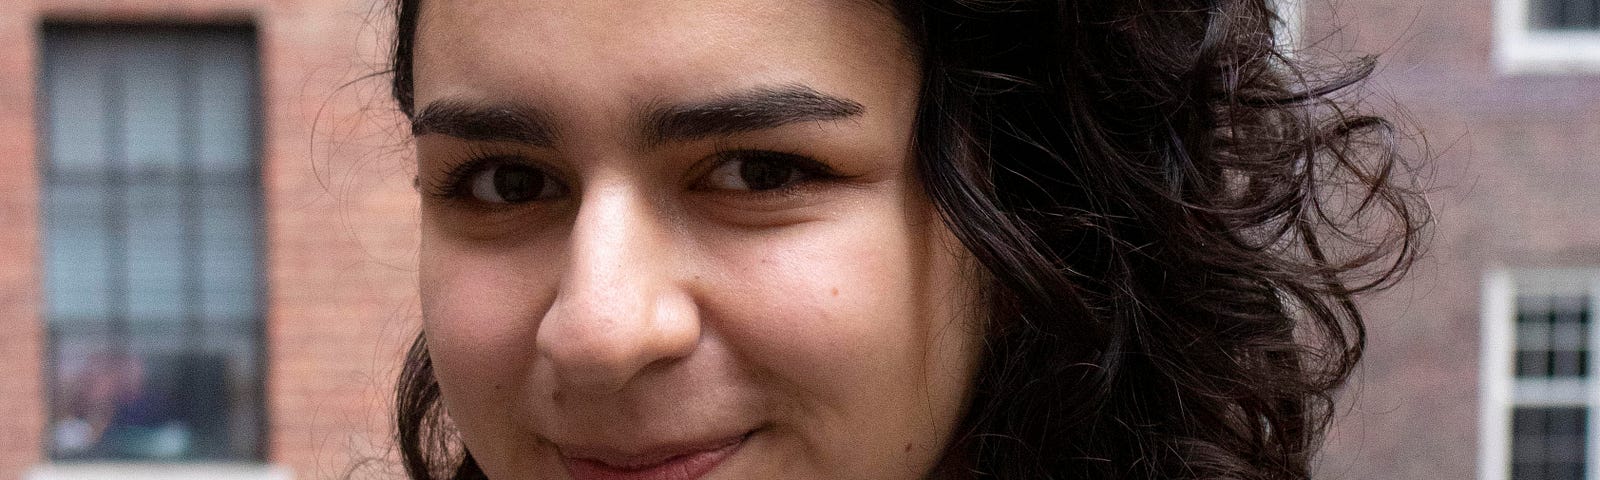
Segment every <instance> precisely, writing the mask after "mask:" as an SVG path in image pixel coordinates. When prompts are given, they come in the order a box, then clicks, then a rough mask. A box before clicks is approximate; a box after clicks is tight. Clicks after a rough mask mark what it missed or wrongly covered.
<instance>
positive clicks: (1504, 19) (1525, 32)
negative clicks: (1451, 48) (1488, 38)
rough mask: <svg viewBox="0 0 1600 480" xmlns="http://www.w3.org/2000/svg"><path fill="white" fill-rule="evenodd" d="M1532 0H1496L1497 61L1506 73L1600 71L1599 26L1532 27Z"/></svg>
mask: <svg viewBox="0 0 1600 480" xmlns="http://www.w3.org/2000/svg"><path fill="white" fill-rule="evenodd" d="M1530 3H1531V0H1495V3H1494V22H1495V27H1494V37H1495V39H1494V57H1495V64H1496V66H1497V67H1498V68H1499V70H1500V71H1501V72H1502V73H1507V74H1561V73H1600V29H1595V30H1561V31H1558V30H1540V29H1536V28H1533V26H1532V23H1533V20H1532V18H1531V17H1530V10H1531V7H1530Z"/></svg>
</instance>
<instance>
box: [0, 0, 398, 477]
mask: <svg viewBox="0 0 1600 480" xmlns="http://www.w3.org/2000/svg"><path fill="white" fill-rule="evenodd" d="M386 21H387V16H386V15H385V10H384V7H383V6H382V5H381V2H376V1H327V0H177V1H174V0H154V1H151V0H129V1H105V0H37V1H35V0H14V1H7V2H0V44H4V45H6V48H4V49H0V78H4V81H3V82H0V163H3V165H4V166H3V167H0V169H3V171H5V172H7V174H6V175H3V176H0V177H3V178H0V225H4V227H3V228H0V331H4V332H6V334H5V335H3V336H0V479H18V478H37V479H41V480H42V479H51V478H297V479H304V478H338V477H340V476H341V475H344V474H345V473H346V472H348V471H350V470H351V469H352V468H353V466H355V465H358V464H360V462H362V461H364V460H371V459H379V460H382V459H384V458H385V455H386V452H387V451H388V448H389V446H390V441H389V438H388V435H389V433H388V432H389V428H388V425H387V423H386V420H385V418H384V412H385V411H386V410H387V404H388V400H387V399H388V396H389V389H390V385H391V384H392V378H393V377H394V375H395V373H396V372H397V363H398V362H397V359H398V358H399V355H400V353H401V352H402V351H403V348H404V346H405V344H406V341H407V338H408V337H409V336H410V335H412V334H414V333H415V331H416V325H417V322H416V309H415V308H414V306H413V305H414V304H415V292H414V290H415V286H414V282H413V277H414V274H415V272H414V268H413V266H412V265H414V259H413V257H414V256H415V248H416V226H415V224H414V220H413V217H414V216H415V204H416V196H415V193H414V192H413V191H412V190H411V187H410V183H411V177H412V173H411V168H412V167H411V166H410V161H409V153H408V152H409V146H408V145H407V144H406V143H405V141H406V139H405V137H404V135H403V134H404V132H405V130H404V129H401V128H399V127H398V123H396V119H397V118H398V117H397V116H395V114H394V112H393V109H392V108H391V107H390V106H389V104H388V103H387V100H386V98H387V97H386V96H385V94H386V91H385V90H384V89H383V88H382V87H383V83H382V81H381V80H370V81H360V79H361V78H362V77H363V76H364V75H368V74H371V73H374V72H376V71H378V70H380V69H381V68H382V62H381V57H382V53H383V50H384V48H385V47H384V44H383V39H384V38H385V36H386V33H385V31H386V27H385V22H386ZM78 27H94V28H78ZM104 32H109V33H104ZM108 45H109V46H108ZM179 50H181V51H183V52H185V53H184V54H183V55H185V56H181V57H172V56H168V55H165V54H164V53H163V52H167V51H179ZM91 57H92V58H94V59H98V60H100V61H105V62H109V63H108V64H111V65H118V66H119V67H118V68H119V69H120V70H118V71H115V72H108V71H105V70H104V69H103V68H102V69H99V70H96V68H101V67H89V66H85V65H87V63H86V62H87V61H85V60H83V59H85V58H91ZM119 59H120V60H119ZM85 69H87V70H85ZM50 72H54V74H51V73H50ZM97 78H99V80H96V79H97ZM107 78H110V79H116V78H123V79H125V80H121V81H110V80H105V79H107ZM352 82H353V83H352ZM241 90H242V91H243V92H241ZM85 99H89V100H85ZM96 99H97V100H96ZM184 99H188V100H184ZM169 100H172V101H169ZM167 104H175V105H179V107H174V108H179V109H178V110H175V111H176V112H177V113H178V114H184V113H195V114H196V115H197V118H198V120H194V119H191V120H188V121H186V122H185V121H178V120H174V119H172V118H168V117H172V114H173V112H174V111H173V110H171V109H165V108H166V107H164V105H167ZM185 105H187V107H183V106H185ZM180 107H181V108H180ZM183 108H188V109H189V110H184V109H183ZM97 109H98V110H97ZM85 112H89V113H94V112H99V113H101V114H103V115H99V116H101V117H110V118H122V119H125V121H122V122H121V123H117V122H107V121H101V120H96V119H95V118H78V117H84V116H86V115H85ZM88 116H89V117H94V115H88ZM241 118H243V119H244V120H243V121H241V120H240V119H241ZM163 119H166V120H165V122H166V123H171V124H173V125H179V126H180V127H181V128H178V127H175V128H171V129H161V128H153V127H152V125H162V124H164V123H163V122H164V120H163ZM85 122H87V123H85ZM94 122H99V123H94ZM114 123H115V124H114ZM86 125H91V126H92V128H90V127H86ZM230 128H231V129H232V130H229V129H230ZM80 130H81V131H80ZM80 149H89V150H98V151H106V152H110V156H111V157H119V156H120V157H123V158H120V159H119V160H120V163H119V162H111V163H107V164H101V165H100V166H98V167H92V168H89V167H85V168H80V167H83V165H80V163H81V162H80V160H82V159H81V158H78V157H75V156H73V152H76V151H77V150H80ZM165 150H172V151H175V152H179V153H180V154H179V155H177V156H176V157H177V158H182V159H187V161H189V163H187V164H183V165H180V166H178V167H172V165H167V164H163V163H161V162H162V160H159V159H157V157H150V156H148V155H156V154H158V153H160V152H162V151H165ZM147 154H148V155H147ZM147 157H148V158H147ZM106 165H111V166H109V167H107V166H106ZM175 165H176V164H175ZM184 165H187V166H184ZM168 167H172V168H176V169H177V170H172V168H168ZM163 168H168V170H170V171H183V172H188V173H189V175H188V176H186V177H185V176H183V175H179V177H183V178H187V179H188V180H186V181H187V182H189V183H182V182H180V183H176V184H170V185H163V184H161V183H160V182H156V183H150V182H149V181H148V180H149V178H150V175H146V174H147V173H150V172H158V173H159V172H162V171H168V170H162V169H163ZM96 169H98V170H96ZM107 169H110V170H107ZM108 172H109V173H108ZM91 178H97V179H101V180H103V182H102V183H101V185H111V186H109V187H105V188H110V189H112V190H110V192H113V195H115V192H122V193H125V194H126V195H125V196H126V198H127V199H128V200H126V201H115V200H112V199H107V198H105V197H94V196H93V194H72V193H70V192H71V191H76V190H73V189H79V190H82V188H81V187H82V185H81V183H83V182H86V181H89V180H88V179H91ZM104 178H111V180H104ZM118 178H120V180H118ZM104 182H111V183H104ZM196 182H198V183H196ZM218 182H221V183H218ZM196 185H200V187H196ZM116 189H121V190H116ZM173 189H179V190H182V189H198V190H199V191H203V192H212V193H211V194H202V195H182V196H179V197H173V196H172V195H169V194H168V193H170V192H171V191H173ZM91 190H92V189H91ZM141 192H142V193H141ZM57 193H61V195H60V196H57ZM180 193H182V192H180ZM213 194H215V195H213ZM84 198H89V199H90V200H93V201H90V202H88V203H87V204H86V205H89V207H86V208H87V209H85V208H78V207H73V206H72V205H71V204H72V203H73V202H78V203H83V202H80V200H83V199H84ZM173 198H178V199H179V200H180V201H178V202H177V203H173V202H169V201H168V200H171V199H173ZM184 198H198V199H200V203H199V204H198V205H196V204H193V203H192V202H191V203H184V202H183V201H182V199H184ZM108 202H110V203H108ZM119 202H120V203H119ZM164 202H165V203H164ZM113 204H114V205H113ZM107 205H113V206H111V207H108V206H107ZM58 207H59V208H58ZM79 207H82V205H79ZM108 209H109V210H108ZM118 209H120V210H121V212H120V213H117V212H116V210H118ZM212 209H216V210H218V211H233V212H250V213H253V214H252V215H247V216H243V218H247V219H248V218H255V219H256V222H254V223H249V222H248V221H247V223H245V224H242V225H231V226H229V225H221V224H216V225H214V223H216V220H217V219H215V218H213V219H210V220H203V221H200V222H198V224H200V225H202V226H201V227H197V228H201V230H200V231H198V232H195V231H187V232H186V233H191V234H193V235H184V236H180V237H178V238H165V237H162V236H161V235H160V234H159V232H157V231H156V230H158V228H159V226H160V225H161V223H160V222H162V221H165V220H166V217H167V216H169V215H167V214H166V213H162V212H179V213H181V212H189V214H191V215H198V216H194V217H192V218H201V219H203V218H204V217H205V212H207V211H209V210H212ZM229 209H232V210H229ZM83 212H88V213H89V214H88V215H79V213H83ZM108 212H109V214H108ZM196 212H199V213H196ZM101 217H105V218H108V219H111V220H110V221H108V222H99V221H98V220H96V219H99V218H101ZM117 218H120V220H118V219H117ZM80 220H84V221H80ZM91 220H92V221H91ZM208 222H209V223H208ZM79 224H81V225H79ZM73 225H79V226H83V227H85V228H89V229H91V230H94V229H98V230H96V231H101V232H118V233H119V235H121V237H120V238H122V240H121V242H122V246H124V247H128V248H124V249H123V250H124V253H123V254H118V253H116V252H115V250H117V248H116V247H114V246H112V247H107V248H101V247H106V246H105V245H98V246H97V245H90V246H88V247H85V246H84V245H72V244H71V242H66V243H63V237H64V236H65V235H67V234H69V233H70V232H72V230H71V229H73V228H78V227H75V226H73ZM219 225H220V226H219ZM152 232H156V233H152ZM192 237H198V238H199V240H184V239H191V238H192ZM174 241H178V242H183V241H188V242H192V243H191V244H182V243H179V245H185V248H187V247H198V248H196V249H195V251H190V252H186V253H183V254H180V255H176V256H174V255H167V256H166V257H161V256H159V255H147V254H146V251H147V250H148V251H157V252H160V251H167V252H171V251H173V249H172V248H171V247H172V245H173V244H172V242H174ZM145 245H148V246H149V248H144V247H142V246H145ZM135 247H138V249H139V251H138V252H137V253H134V254H127V250H132V249H134V248H135ZM152 249H153V250H152ZM163 249H164V250H163ZM196 251H202V252H206V253H195V252H196ZM105 252H111V253H109V254H108V253H105ZM106 255H113V256H115V255H123V256H125V257H126V258H116V259H112V260H118V261H121V263H126V264H127V265H130V266H129V267H126V268H122V270H124V271H117V272H112V273H110V274H108V273H107V272H106V269H105V268H103V267H105V265H104V264H106V263H108V260H107V259H106V258H104V257H105V256H106ZM168 257H170V258H168ZM241 258H243V259H247V260H240V259H241ZM110 263H117V262H110ZM163 265H165V266H167V267H170V266H173V265H183V266H180V267H178V268H168V269H166V270H176V271H177V273H172V272H168V271H164V270H163V268H165V267H163ZM224 265H231V267H227V268H223V267H219V266H224ZM119 268H121V267H119ZM229 268H231V269H232V271H233V273H234V275H233V276H231V277H229V276H228V275H226V274H219V273H216V272H219V271H227V270H228V269H229ZM52 269H56V270H59V271H68V272H79V273H82V272H89V273H88V274H86V275H87V276H89V277H93V278H94V279H97V280H96V282H98V281H99V280H106V281H109V282H121V283H120V285H121V287H123V288H122V289H123V290H126V291H128V292H130V293H127V294H123V295H121V297H125V298H120V299H119V300H117V301H116V302H113V303H119V305H111V306H106V305H100V306H99V307H96V308H99V310H97V311H106V310H107V309H110V310H112V311H116V312H117V313H114V314H113V315H112V317H113V318H115V319H116V321H117V322H120V326H117V325H113V326H112V327H105V326H104V325H103V322H85V321H80V320H74V317H73V315H76V310H75V309H76V308H77V307H75V306H73V305H72V303H73V299H74V298H78V297H74V295H75V294H74V293H73V292H74V291H76V290H79V289H87V290H86V291H90V292H94V291H98V290H94V289H95V288H100V287H101V286H102V285H96V282H88V283H82V282H80V283H82V284H81V285H80V284H74V283H73V281H72V280H71V279H70V278H68V277H70V276H69V275H65V274H60V273H59V272H52V271H51V270H52ZM113 270H116V269H113ZM107 279H109V280H107ZM163 285H166V286H170V287H172V288H166V287H163ZM224 285H233V286H232V287H224ZM230 295H231V296H230ZM169 297H170V298H182V299H188V300H195V302H194V303H197V304H201V305H204V306H205V308H204V309H203V310H204V311H201V312H192V311H191V312H177V313H173V312H163V311H162V310H161V308H160V306H159V305H152V302H153V301H157V300H161V299H164V298H169ZM175 303H183V302H175ZM218 312H223V313H218ZM162 315H166V316H164V317H163V316H162ZM214 317H215V318H222V317H227V318H230V319H231V320H229V321H228V322H222V323H218V324H217V325H212V324H211V323H207V322H213V320H212V318H214ZM151 319H154V320H151ZM168 320H170V321H168ZM117 322H112V323H117ZM230 322H231V323H230ZM224 323H225V324H226V325H224ZM195 325H198V326H200V327H203V328H201V329H202V330H206V329H209V330H206V332H207V333H205V334H203V335H190V334H185V333H181V332H182V328H183V327H184V326H195ZM169 326H170V328H169ZM108 328H109V329H108ZM75 329H76V330H75ZM174 329H177V330H174ZM79 330H82V331H79ZM83 331H88V332H89V333H83ZM80 337H83V338H90V339H93V338H109V339H112V340H113V341H114V343H115V342H120V343H121V344H126V345H131V347H128V348H129V349H131V350H132V353H134V354H135V356H139V355H143V358H144V360H145V362H144V365H145V367H147V368H146V370H151V369H153V368H159V367H160V366H161V365H190V364H184V363H176V364H174V363H171V362H174V361H184V359H185V358H189V359H191V360H192V359H194V358H202V359H203V358H209V357H203V355H220V356H222V357H225V358H226V360H227V362H225V363H227V364H228V365H229V367H228V370H227V371H225V372H224V371H218V372H211V373H209V374H195V375H190V376H187V377H184V378H166V379H164V380H163V379H162V376H161V375H160V374H159V372H155V371H145V372H141V373H142V376H143V378H144V379H145V380H146V381H148V382H157V383H160V382H165V384H166V386H167V387H169V388H167V390H169V392H167V394H166V395H165V397H164V398H160V399H157V400H150V403H155V404H161V403H162V402H165V403H164V405H165V407H162V408H169V409H170V408H177V409H179V410H183V409H185V408H187V409H188V410H205V409H207V408H208V406H216V405H217V404H218V402H221V403H224V404H228V405H230V407H229V408H228V409H226V411H227V412H228V413H226V417H225V418H213V417H207V418H208V420H205V421H203V422H200V421H197V420H194V419H184V418H176V417H173V415H172V414H166V415H167V416H168V417H172V418H166V417H162V418H157V417H158V415H156V414H152V413H150V412H149V411H148V410H150V409H146V410H147V411H143V412H138V411H134V412H129V411H118V412H115V413H116V416H118V417H119V418H121V419H119V420H116V421H114V422H112V423H113V425H112V428H110V429H109V430H108V429H106V428H104V427H103V426H100V425H95V424H96V422H97V421H99V422H102V423H103V420H96V418H97V416H101V417H103V416H105V415H102V414H97V413H94V412H93V411H94V410H96V409H97V408H100V407H96V406H95V400H94V395H92V394H84V393H83V391H82V389H80V388H77V387H74V385H77V384H82V383H84V380H83V379H82V376H83V374H82V370H84V369H83V368H82V367H83V366H84V362H94V361H97V360H85V358H79V357H92V358H95V359H99V358H113V359H114V358H117V356H116V355H109V354H108V355H100V353H104V352H89V353H93V355H85V350H83V349H82V348H78V346H75V345H78V343H83V342H78V343H74V340H72V339H73V338H80ZM173 337H183V338H184V339H183V340H182V341H168V340H169V339H170V338H173ZM124 338H126V339H130V340H125V341H123V340H119V339H124ZM80 346H81V345H80ZM52 352H55V353H52ZM152 352H156V353H152ZM172 352H179V353H177V354H173V353H172ZM185 352H187V353H185ZM195 352H200V353H195ZM185 355H187V356H188V357H185ZM197 355H200V356H199V357H197ZM218 358H221V357H218ZM152 359H160V361H161V362H166V363H160V362H157V361H156V360H152ZM152 362H155V363H152ZM111 363H116V362H115V361H112V362H111ZM102 366H103V365H102ZM102 383H104V382H102ZM112 383H115V382H112ZM87 384H88V385H94V384H95V383H94V381H92V380H91V381H89V382H88V383H87ZM222 385H225V386H226V391H227V392H228V395H231V396H232V397H234V398H231V399H222V400H219V399H217V398H204V396H203V395H201V396H196V395H193V394H188V393H186V391H193V390H197V389H203V387H206V386H222ZM186 387H187V388H186ZM90 390H92V388H90ZM112 390H116V389H115V388H113V389H112ZM172 392H177V393H179V394H181V395H173V394H172ZM123 393H125V394H126V393H128V392H123ZM86 395H87V396H86ZM145 397H150V396H149V395H145ZM68 403H71V404H72V405H67V404H68ZM152 408H154V407H152ZM78 410H83V411H78ZM124 410H127V409H124ZM219 410H220V409H219ZM84 411H88V412H89V413H84ZM189 413H191V414H193V413H194V412H192V411H191V412H189ZM107 415H108V414H107ZM80 417H81V418H80ZM129 418H132V419H135V420H127V419H129ZM174 418H176V419H174ZM180 420H181V421H180ZM119 422H121V423H127V424H128V425H123V427H126V428H120V427H117V425H119V424H120V423H119ZM129 422H131V423H129ZM141 422H142V423H141ZM185 422H187V423H185ZM197 422H198V423H197ZM207 423H208V424H209V426H207V425H202V424H207ZM147 425H153V426H149V427H148V428H147V427H146V426H147ZM135 427H138V428H135ZM97 430H101V431H99V432H97ZM85 432H89V433H90V434H91V435H87V436H86V434H85ZM112 434H116V435H120V437H119V438H120V440H116V441H115V442H113V441H112V440H106V439H105V438H109V436H111V435H112ZM95 435H99V438H101V441H100V442H99V443H98V444H96V443H95V442H93V441H92V440H93V438H94V436H95ZM107 444H117V445H121V446H118V447H115V448H111V447H107V446H106V445H107ZM96 445H98V446H96ZM164 458H169V459H174V461H184V462H189V461H194V462H199V463H194V464H191V467H189V468H188V469H187V470H184V469H178V470H173V469H171V468H168V467H170V462H166V461H163V460H162V459H164ZM96 459H101V460H98V461H97V460H96ZM106 459H109V460H106ZM129 462H131V463H129ZM194 465H198V466H194ZM369 465H379V467H371V468H363V469H362V472H366V473H375V472H383V471H385V470H384V468H387V467H383V466H381V465H383V464H382V462H369ZM108 466H109V467H108ZM30 472H31V473H30ZM97 475H98V476H97ZM139 475H146V476H144V477H140V476H139ZM184 475H188V476H184ZM363 476H364V475H357V478H363ZM376 476H377V477H380V478H383V477H388V475H376Z"/></svg>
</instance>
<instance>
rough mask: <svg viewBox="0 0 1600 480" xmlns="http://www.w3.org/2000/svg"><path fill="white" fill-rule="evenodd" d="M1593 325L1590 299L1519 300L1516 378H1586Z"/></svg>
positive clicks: (1563, 297) (1577, 296) (1531, 297)
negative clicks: (1590, 334)
mask: <svg viewBox="0 0 1600 480" xmlns="http://www.w3.org/2000/svg"><path fill="white" fill-rule="evenodd" d="M1590 322H1591V320H1590V313H1589V298H1588V297H1585V296H1581V295H1565V296H1523V297H1518V298H1517V326H1516V334H1517V339H1516V343H1515V345H1516V346H1517V351H1516V356H1515V358H1516V370H1517V376H1518V377H1546V378H1555V377H1564V378H1571V377H1580V378H1581V377H1587V376H1588V375H1589V330H1590V328H1591V326H1590Z"/></svg>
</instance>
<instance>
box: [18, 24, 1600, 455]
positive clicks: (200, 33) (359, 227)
mask: <svg viewBox="0 0 1600 480" xmlns="http://www.w3.org/2000/svg"><path fill="white" fill-rule="evenodd" d="M385 8H386V7H385V5H384V4H383V2H381V1H377V0H167V1H157V0H10V1H8V2H4V3H0V45H5V46H6V48H3V49H0V79H3V81H0V333H3V334H0V480H3V479H12V478H26V479H35V480H52V479H85V478H162V479H184V478H197V479H198V478H205V479H224V480H226V479H291V478H293V479H322V478H343V477H345V476H351V477H354V478H394V477H395V476H396V475H397V474H398V470H397V469H396V468H394V466H393V465H392V457H393V455H392V452H391V451H390V440H389V435H390V433H389V426H388V423H387V420H386V419H385V412H386V411H387V409H388V405H389V403H388V402H389V400H388V396H389V390H390V384H391V382H392V378H393V377H394V376H395V374H396V373H397V370H398V366H397V365H398V359H399V357H400V354H401V352H402V351H403V349H404V347H405V345H406V342H407V341H408V339H409V337H410V336H411V335H412V334H414V333H415V331H416V328H417V315H416V308H415V302H416V298H415V293H414V289H415V286H414V283H413V281H412V277H413V276H414V263H415V260H414V256H415V239H416V225H415V220H414V216H415V208H416V199H415V194H414V193H413V192H412V190H411V188H410V182H411V168H412V167H411V165H410V156H409V155H410V154H409V146H408V145H407V144H406V143H405V142H406V138H405V129H404V128H402V127H401V123H400V122H399V117H398V116H397V114H396V113H395V112H394V111H393V109H392V107H391V106H390V105H389V104H388V103H387V97H386V94H387V92H386V91H385V90H384V88H385V86H384V83H383V80H384V79H383V78H381V77H375V78H374V77H368V75H370V74H374V73H377V72H379V71H381V70H382V68H383V65H382V60H383V55H384V53H385V40H386V38H387V35H388V27H387V22H389V21H390V20H389V18H388V16H387V15H386V11H385ZM1281 8H1283V11H1284V12H1285V17H1286V18H1289V19H1291V22H1290V23H1292V24H1294V26H1295V28H1294V29H1293V31H1292V32H1291V33H1289V34H1287V35H1286V36H1285V41H1290V42H1292V43H1293V44H1295V45H1298V46H1302V47H1306V48H1307V50H1306V52H1305V53H1303V54H1304V55H1306V56H1307V58H1311V59H1321V58H1324V57H1326V58H1350V57H1351V56H1352V55H1353V53H1375V54H1379V55H1380V60H1381V64H1380V69H1379V71H1378V72H1377V74H1376V75H1375V76H1374V77H1373V79H1372V81H1371V82H1370V83H1369V89H1368V90H1366V91H1367V92H1368V93H1367V94H1365V95H1362V96H1355V97H1351V98H1349V99H1350V100H1361V101H1362V102H1364V104H1365V105H1366V106H1367V107H1369V108H1372V109H1375V110H1377V111H1378V112H1381V113H1386V114H1389V115H1392V116H1394V117H1395V118H1398V119H1400V120H1402V122H1403V124H1404V125H1405V126H1406V128H1408V129H1409V131H1412V132H1416V133H1418V134H1420V136H1417V137H1414V138H1416V139H1417V142H1418V143H1421V142H1423V141H1425V142H1426V147H1427V148H1428V149H1429V150H1430V151H1431V152H1432V153H1433V154H1434V155H1435V158H1434V160H1433V161H1432V163H1431V164H1430V168H1431V171H1432V177H1431V179H1430V184H1431V185H1432V186H1433V187H1434V190H1433V191H1432V193H1430V195H1429V198H1430V201H1431V202H1432V203H1433V207H1434V210H1435V214H1436V216H1437V219H1438V223H1437V225H1436V228H1435V229H1434V235H1433V245H1432V248H1431V254H1430V256H1428V257H1426V258H1425V259H1424V260H1423V262H1422V263H1421V264H1420V265H1419V266H1418V268H1417V269H1416V270H1415V273H1414V275H1413V276H1412V277H1411V278H1410V280H1408V281H1407V282H1405V283H1403V284H1401V285H1400V286H1399V287H1398V288H1396V289H1395V290H1393V291H1391V292H1389V293H1387V294H1385V295H1383V296H1381V297H1379V298H1375V299H1373V300H1371V301H1369V302H1367V304H1368V307H1369V308H1370V312H1371V315H1370V317H1369V322H1370V325H1369V327H1370V336H1371V346H1370V348H1369V350H1368V356H1367V359H1366V363H1365V364H1364V367H1362V369H1361V371H1360V372H1359V373H1358V375H1357V378H1356V379H1355V382H1354V383H1353V385H1352V387H1351V388H1350V389H1348V390H1347V391H1345V392H1344V393H1343V394H1342V400H1343V403H1342V404H1341V405H1342V408H1341V415H1340V418H1339V420H1338V422H1337V423H1336V424H1335V425H1334V427H1333V430H1332V432H1331V436H1330V444H1329V446H1328V448H1327V449H1326V451H1325V453H1324V455H1323V456H1322V458H1321V460H1320V461H1319V464H1318V475H1319V477H1320V478H1331V479H1346V478H1348V479H1369V478H1373V479H1376V478H1383V479H1389V478H1403V479H1458V478H1473V477H1477V478H1480V479H1484V480H1498V479H1507V478H1514V479H1519V480H1520V479H1582V478H1591V479H1600V438H1596V433H1597V432H1600V414H1595V413H1593V412H1595V410H1594V409H1595V408H1597V407H1600V377H1597V376H1596V372H1600V368H1597V367H1600V365H1596V364H1595V363H1594V362H1597V361H1600V359H1597V358H1596V356H1595V355H1591V354H1590V352H1591V349H1592V348H1594V347H1593V346H1594V345H1597V342H1600V328H1597V326H1596V325H1597V323H1600V322H1596V321H1595V320H1594V319H1593V315H1594V313H1593V312H1595V311H1597V309H1600V303H1597V302H1600V194H1595V193H1593V192H1594V191H1595V190H1596V187H1595V185H1600V153H1597V152H1600V0H1451V1H1439V0H1340V1H1338V2H1337V3H1336V4H1330V3H1328V2H1327V1H1326V0H1300V1H1299V2H1298V3H1296V2H1288V1H1285V2H1284V3H1283V5H1282V7H1281ZM1397 104H1398V106H1397Z"/></svg>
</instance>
